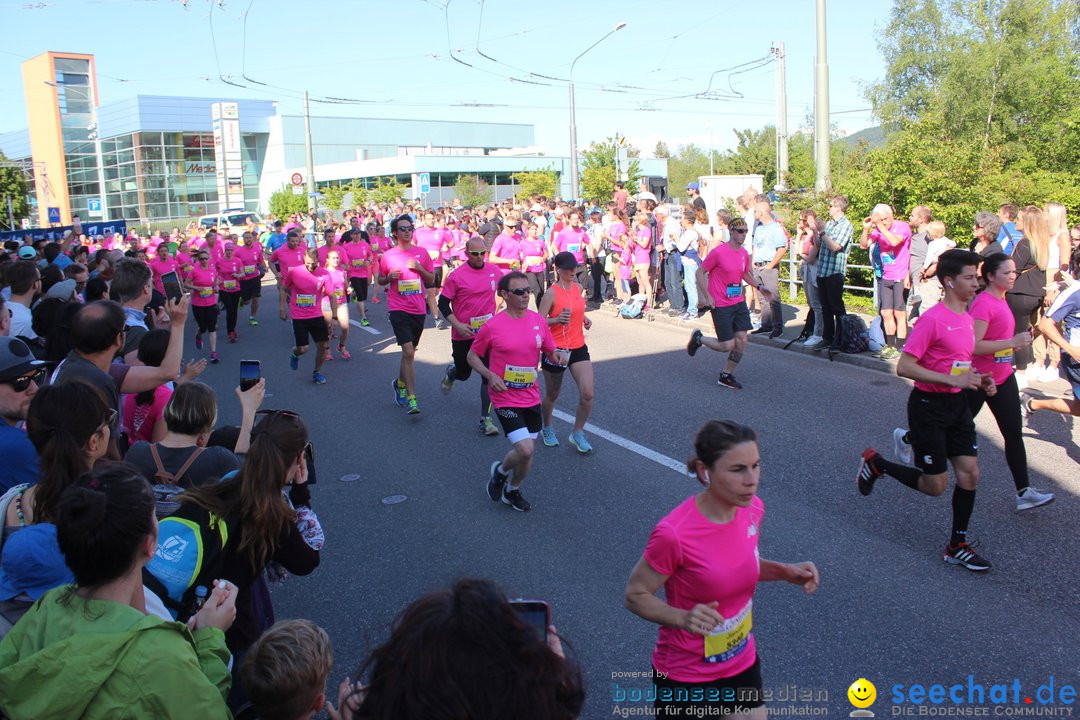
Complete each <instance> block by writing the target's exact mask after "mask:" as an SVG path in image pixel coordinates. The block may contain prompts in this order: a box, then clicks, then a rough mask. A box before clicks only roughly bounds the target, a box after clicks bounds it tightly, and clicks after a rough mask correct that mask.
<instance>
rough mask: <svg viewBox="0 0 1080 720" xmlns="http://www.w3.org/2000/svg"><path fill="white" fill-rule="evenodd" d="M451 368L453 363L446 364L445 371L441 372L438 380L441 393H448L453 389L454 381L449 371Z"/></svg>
mask: <svg viewBox="0 0 1080 720" xmlns="http://www.w3.org/2000/svg"><path fill="white" fill-rule="evenodd" d="M453 369H454V366H453V365H447V366H446V372H444V373H443V376H442V380H440V381H439V388H440V389H441V390H442V394H443V395H449V394H450V391H451V390H453V389H454V381H453V380H452V379H451V378H450V371H451V370H453Z"/></svg>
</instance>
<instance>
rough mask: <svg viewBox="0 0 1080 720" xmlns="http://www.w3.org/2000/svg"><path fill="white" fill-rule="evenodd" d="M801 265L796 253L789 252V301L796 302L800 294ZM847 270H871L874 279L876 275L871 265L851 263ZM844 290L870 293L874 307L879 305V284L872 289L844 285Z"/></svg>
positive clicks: (875, 284) (845, 277) (845, 276)
mask: <svg viewBox="0 0 1080 720" xmlns="http://www.w3.org/2000/svg"><path fill="white" fill-rule="evenodd" d="M800 264H802V260H801V259H797V258H796V257H795V254H794V253H792V252H789V253H788V257H787V266H788V299H789V300H794V299H795V296H796V295H798V294H799V291H798V290H797V289H796V286H797V285H802V280H801V279H800V278H799V265H800ZM847 269H848V270H869V271H870V276H871V277H873V275H874V273H873V270H874V268H873V267H872V266H870V265H852V264H851V263H848V265H847ZM847 278H848V274H847V273H846V272H845V274H844V279H845V281H846V280H847ZM844 289H845V290H851V291H853V292H864V293H865V292H868V293H870V297H871V298H873V300H874V307H877V304H878V289H877V283H874V284H873V285H872V286H871V287H865V286H863V285H844Z"/></svg>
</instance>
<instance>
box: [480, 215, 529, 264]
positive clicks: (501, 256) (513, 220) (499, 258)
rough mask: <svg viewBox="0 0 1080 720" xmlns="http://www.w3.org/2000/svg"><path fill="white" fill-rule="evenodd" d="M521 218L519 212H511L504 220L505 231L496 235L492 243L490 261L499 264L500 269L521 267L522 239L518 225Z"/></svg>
mask: <svg viewBox="0 0 1080 720" xmlns="http://www.w3.org/2000/svg"><path fill="white" fill-rule="evenodd" d="M520 223H521V219H520V218H519V217H518V214H517V213H513V212H512V213H510V214H509V215H507V217H506V220H504V221H503V231H502V232H501V233H499V234H498V235H497V236H496V237H495V241H494V242H492V243H491V252H490V253H489V254H488V262H490V263H491V264H492V265H495V266H497V267H498V268H499V269H500V270H520V269H521V240H522V237H521V235H520V234H518V225H519V224H520Z"/></svg>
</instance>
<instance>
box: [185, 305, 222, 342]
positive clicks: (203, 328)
mask: <svg viewBox="0 0 1080 720" xmlns="http://www.w3.org/2000/svg"><path fill="white" fill-rule="evenodd" d="M191 314H192V315H194V316H195V324H196V325H198V326H199V334H200V335H201V334H202V333H212V332H217V317H218V307H217V304H216V303H215V304H214V305H192V306H191Z"/></svg>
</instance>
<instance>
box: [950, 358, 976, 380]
mask: <svg viewBox="0 0 1080 720" xmlns="http://www.w3.org/2000/svg"><path fill="white" fill-rule="evenodd" d="M969 372H971V362H970V361H969V360H953V364H952V367H951V368H950V369H949V374H950V375H953V376H956V375H963V374H964V373H969Z"/></svg>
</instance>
